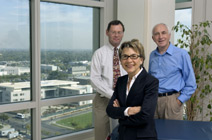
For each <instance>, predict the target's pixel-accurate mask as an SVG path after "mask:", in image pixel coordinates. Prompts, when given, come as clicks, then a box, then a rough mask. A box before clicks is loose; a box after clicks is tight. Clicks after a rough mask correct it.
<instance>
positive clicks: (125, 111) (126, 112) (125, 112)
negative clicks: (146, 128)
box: [124, 107, 130, 117]
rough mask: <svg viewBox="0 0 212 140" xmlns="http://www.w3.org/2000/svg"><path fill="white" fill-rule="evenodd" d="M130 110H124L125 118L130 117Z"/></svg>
mask: <svg viewBox="0 0 212 140" xmlns="http://www.w3.org/2000/svg"><path fill="white" fill-rule="evenodd" d="M128 110H129V107H128V108H127V109H125V110H124V116H127V117H129V116H130V115H129V114H128Z"/></svg>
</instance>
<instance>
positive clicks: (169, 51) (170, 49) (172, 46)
mask: <svg viewBox="0 0 212 140" xmlns="http://www.w3.org/2000/svg"><path fill="white" fill-rule="evenodd" d="M174 47H175V46H174V45H172V44H171V42H169V47H168V49H167V50H166V52H165V53H164V54H166V53H167V54H169V55H172V54H173V51H174ZM155 54H157V55H161V54H160V53H159V52H158V47H157V48H156V50H155ZM164 54H163V55H164Z"/></svg>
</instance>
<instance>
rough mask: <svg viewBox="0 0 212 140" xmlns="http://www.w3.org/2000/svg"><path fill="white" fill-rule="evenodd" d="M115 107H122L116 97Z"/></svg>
mask: <svg viewBox="0 0 212 140" xmlns="http://www.w3.org/2000/svg"><path fill="white" fill-rule="evenodd" d="M113 107H120V105H119V101H118V100H117V99H115V100H114V101H113Z"/></svg>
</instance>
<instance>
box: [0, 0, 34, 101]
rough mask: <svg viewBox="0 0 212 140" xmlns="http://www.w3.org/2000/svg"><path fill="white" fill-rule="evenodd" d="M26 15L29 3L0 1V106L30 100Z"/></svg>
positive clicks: (28, 37)
mask: <svg viewBox="0 0 212 140" xmlns="http://www.w3.org/2000/svg"><path fill="white" fill-rule="evenodd" d="M29 13H30V11H29V1H28V0H10V1H8V0H1V1H0V19H1V22H0V29H1V32H0V104H5V103H14V102H20V101H29V100H30V98H31V96H30V32H29V31H30V26H29V25H30V24H29V23H30V20H29ZM23 94H24V95H25V96H22V95H23Z"/></svg>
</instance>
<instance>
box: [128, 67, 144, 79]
mask: <svg viewBox="0 0 212 140" xmlns="http://www.w3.org/2000/svg"><path fill="white" fill-rule="evenodd" d="M142 70H143V68H141V69H140V71H139V72H138V73H137V74H136V75H134V76H133V77H132V80H135V79H136V78H137V77H138V75H139V74H140V73H141V72H142ZM128 81H129V77H128Z"/></svg>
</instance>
